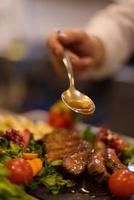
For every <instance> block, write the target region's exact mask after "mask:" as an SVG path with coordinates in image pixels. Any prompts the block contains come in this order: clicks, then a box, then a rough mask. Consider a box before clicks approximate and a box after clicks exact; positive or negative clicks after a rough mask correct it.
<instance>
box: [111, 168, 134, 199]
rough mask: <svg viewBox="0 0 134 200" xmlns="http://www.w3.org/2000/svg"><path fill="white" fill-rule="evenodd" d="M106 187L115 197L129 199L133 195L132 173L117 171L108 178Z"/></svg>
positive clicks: (133, 178)
mask: <svg viewBox="0 0 134 200" xmlns="http://www.w3.org/2000/svg"><path fill="white" fill-rule="evenodd" d="M108 185H109V188H110V190H111V192H112V193H113V194H115V195H116V196H119V197H129V196H131V195H133V194H134V173H133V172H130V171H129V170H127V169H119V170H117V171H116V172H115V173H113V174H112V176H111V177H110V178H109V182H108Z"/></svg>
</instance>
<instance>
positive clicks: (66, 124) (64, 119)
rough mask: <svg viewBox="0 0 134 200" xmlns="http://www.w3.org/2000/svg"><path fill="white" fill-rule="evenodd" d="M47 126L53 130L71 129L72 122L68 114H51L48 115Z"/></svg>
mask: <svg viewBox="0 0 134 200" xmlns="http://www.w3.org/2000/svg"><path fill="white" fill-rule="evenodd" d="M49 124H50V125H51V126H53V127H55V128H72V127H73V125H74V120H73V118H72V115H71V113H69V112H61V113H60V112H53V111H51V112H50V113H49Z"/></svg>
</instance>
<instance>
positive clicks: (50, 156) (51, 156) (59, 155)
mask: <svg viewBox="0 0 134 200" xmlns="http://www.w3.org/2000/svg"><path fill="white" fill-rule="evenodd" d="M76 149H77V147H76V146H73V147H68V148H65V149H58V150H53V151H50V152H48V153H47V154H46V155H45V158H46V160H47V161H48V163H51V162H52V161H54V160H62V159H63V158H64V156H65V155H66V154H68V153H70V152H72V151H75V150H76Z"/></svg>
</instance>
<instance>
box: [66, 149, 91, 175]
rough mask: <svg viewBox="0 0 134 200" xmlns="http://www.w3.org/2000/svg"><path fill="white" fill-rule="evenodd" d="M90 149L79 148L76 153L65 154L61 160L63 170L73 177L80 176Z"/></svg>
mask: <svg viewBox="0 0 134 200" xmlns="http://www.w3.org/2000/svg"><path fill="white" fill-rule="evenodd" d="M89 152H90V148H82V147H81V148H80V149H79V150H77V151H74V152H71V153H69V154H67V155H66V156H65V157H64V159H63V167H64V169H65V170H66V171H67V172H69V173H70V174H73V175H79V174H81V173H82V172H83V171H84V170H85V168H86V166H87V162H88V157H89Z"/></svg>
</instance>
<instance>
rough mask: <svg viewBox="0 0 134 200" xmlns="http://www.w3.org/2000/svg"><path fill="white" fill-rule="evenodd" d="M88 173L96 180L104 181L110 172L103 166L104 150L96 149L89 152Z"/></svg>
mask: <svg viewBox="0 0 134 200" xmlns="http://www.w3.org/2000/svg"><path fill="white" fill-rule="evenodd" d="M87 168H88V173H89V174H90V175H91V176H93V177H94V178H95V179H96V180H97V181H98V182H102V181H106V180H107V179H108V178H109V177H110V174H109V173H108V171H107V168H106V166H105V150H97V151H94V152H92V153H91V154H90V156H89V160H88V166H87Z"/></svg>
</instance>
